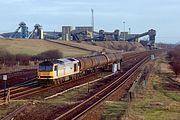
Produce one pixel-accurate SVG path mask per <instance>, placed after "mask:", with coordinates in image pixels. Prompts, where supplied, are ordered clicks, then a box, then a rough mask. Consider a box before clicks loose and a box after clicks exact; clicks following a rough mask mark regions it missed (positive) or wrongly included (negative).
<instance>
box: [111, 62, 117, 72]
mask: <svg viewBox="0 0 180 120" xmlns="http://www.w3.org/2000/svg"><path fill="white" fill-rule="evenodd" d="M112 72H113V73H115V72H117V64H115V63H114V64H112Z"/></svg>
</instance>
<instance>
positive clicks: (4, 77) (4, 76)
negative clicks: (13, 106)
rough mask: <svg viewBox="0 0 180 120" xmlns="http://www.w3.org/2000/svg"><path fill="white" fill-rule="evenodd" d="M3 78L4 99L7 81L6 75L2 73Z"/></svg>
mask: <svg viewBox="0 0 180 120" xmlns="http://www.w3.org/2000/svg"><path fill="white" fill-rule="evenodd" d="M3 80H4V100H6V81H7V75H3Z"/></svg>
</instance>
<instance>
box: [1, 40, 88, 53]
mask: <svg viewBox="0 0 180 120" xmlns="http://www.w3.org/2000/svg"><path fill="white" fill-rule="evenodd" d="M2 49H3V50H7V51H9V52H10V53H12V54H27V55H36V54H39V53H41V52H44V51H48V50H56V49H57V50H59V51H61V52H62V53H63V55H64V56H82V55H87V54H90V53H91V51H86V50H82V49H78V48H73V47H69V46H65V45H60V44H56V43H50V42H47V41H44V40H20V39H18V40H14V39H5V40H4V39H0V50H2Z"/></svg>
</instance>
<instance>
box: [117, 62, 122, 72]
mask: <svg viewBox="0 0 180 120" xmlns="http://www.w3.org/2000/svg"><path fill="white" fill-rule="evenodd" d="M117 70H118V71H120V70H121V62H119V63H118V64H117Z"/></svg>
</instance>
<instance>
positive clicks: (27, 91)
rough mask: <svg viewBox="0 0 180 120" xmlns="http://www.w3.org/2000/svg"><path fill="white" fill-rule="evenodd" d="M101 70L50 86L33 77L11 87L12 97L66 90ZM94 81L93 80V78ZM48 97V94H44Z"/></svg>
mask: <svg viewBox="0 0 180 120" xmlns="http://www.w3.org/2000/svg"><path fill="white" fill-rule="evenodd" d="M134 57H136V60H138V59H140V55H139V56H138V55H134V56H133V57H129V58H128V59H127V60H126V61H123V62H122V66H125V65H127V63H128V62H129V65H130V62H131V64H132V63H133V62H134V61H135V60H134ZM100 73H101V72H100V71H99V72H97V73H92V74H89V75H86V76H82V77H81V78H79V79H77V80H74V81H76V82H74V81H72V80H71V81H68V82H65V83H63V84H60V85H57V86H49V87H46V88H44V87H42V86H39V85H38V81H36V80H34V79H32V80H29V81H26V82H23V83H20V84H18V85H16V86H14V87H10V94H11V99H23V98H31V97H30V96H34V95H36V94H37V95H38V93H42V92H46V91H49V90H51V91H53V90H54V91H57V90H55V89H58V92H62V91H65V90H67V89H69V88H72V87H74V86H78V85H81V84H84V83H85V82H89V81H90V80H87V79H86V78H91V77H93V76H97V75H98V74H100ZM91 81H92V80H91ZM3 95H4V90H0V100H2V99H3V98H4V97H3ZM43 97H47V96H43Z"/></svg>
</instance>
